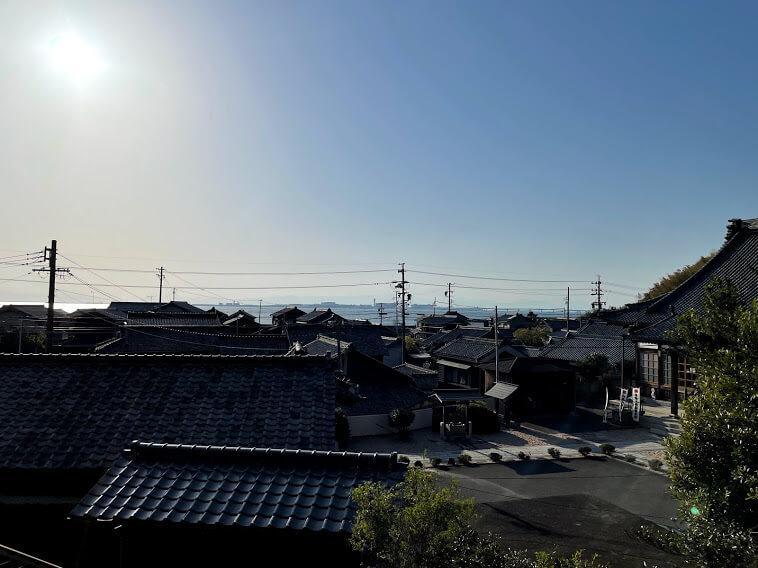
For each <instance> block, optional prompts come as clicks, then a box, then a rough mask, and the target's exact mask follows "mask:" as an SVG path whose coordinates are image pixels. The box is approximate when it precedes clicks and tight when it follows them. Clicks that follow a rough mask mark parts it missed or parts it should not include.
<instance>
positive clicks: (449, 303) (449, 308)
mask: <svg viewBox="0 0 758 568" xmlns="http://www.w3.org/2000/svg"><path fill="white" fill-rule="evenodd" d="M452 285H453V283H452V282H448V283H447V292H445V296H447V313H450V312H451V311H452V305H453V290H452V289H451V286H452Z"/></svg>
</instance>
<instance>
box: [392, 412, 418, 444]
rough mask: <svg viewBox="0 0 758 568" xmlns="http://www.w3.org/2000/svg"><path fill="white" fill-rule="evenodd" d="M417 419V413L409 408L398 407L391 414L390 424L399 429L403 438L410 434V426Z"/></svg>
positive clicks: (398, 431) (399, 433)
mask: <svg viewBox="0 0 758 568" xmlns="http://www.w3.org/2000/svg"><path fill="white" fill-rule="evenodd" d="M415 419H416V414H415V413H414V412H413V411H412V410H408V409H407V408H396V409H394V410H393V411H391V412H390V414H389V422H390V426H392V427H393V428H395V429H396V430H397V433H398V435H399V436H400V438H401V439H406V438H408V436H410V430H409V428H410V426H411V424H413V421H414V420H415Z"/></svg>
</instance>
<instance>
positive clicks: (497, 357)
mask: <svg viewBox="0 0 758 568" xmlns="http://www.w3.org/2000/svg"><path fill="white" fill-rule="evenodd" d="M492 328H493V330H494V331H495V383H499V382H500V371H499V369H498V366H499V364H500V355H499V354H498V351H500V349H499V347H500V345H499V339H500V337H498V333H497V306H495V323H494V325H493V326H492Z"/></svg>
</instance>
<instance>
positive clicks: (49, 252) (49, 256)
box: [34, 239, 69, 353]
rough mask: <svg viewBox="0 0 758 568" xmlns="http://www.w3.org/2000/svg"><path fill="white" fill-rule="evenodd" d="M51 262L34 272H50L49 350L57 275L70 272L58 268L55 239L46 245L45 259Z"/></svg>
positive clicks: (51, 344) (47, 334)
mask: <svg viewBox="0 0 758 568" xmlns="http://www.w3.org/2000/svg"><path fill="white" fill-rule="evenodd" d="M43 261H47V262H48V263H49V265H48V267H47V268H35V269H34V272H50V285H49V287H48V291H47V327H46V329H45V334H46V337H45V340H46V343H47V352H48V353H52V352H53V329H54V318H55V275H56V273H58V272H69V270H68V268H57V266H56V265H57V261H58V241H56V240H55V239H53V241H52V244H51V246H50V248H47V247H45V256H44V260H43Z"/></svg>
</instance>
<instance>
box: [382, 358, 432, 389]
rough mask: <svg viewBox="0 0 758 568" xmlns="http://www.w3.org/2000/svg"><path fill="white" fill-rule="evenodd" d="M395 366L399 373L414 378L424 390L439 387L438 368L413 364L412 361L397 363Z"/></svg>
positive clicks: (417, 384)
mask: <svg viewBox="0 0 758 568" xmlns="http://www.w3.org/2000/svg"><path fill="white" fill-rule="evenodd" d="M393 368H394V369H395V370H396V371H398V372H399V373H402V374H404V375H405V376H407V377H410V378H411V379H413V382H414V383H415V384H416V386H417V387H418V388H420V389H421V390H423V391H424V392H431V391H433V390H434V389H436V388H437V384H438V382H439V373H438V372H437V370H436V369H429V368H428V367H420V366H418V365H413V364H412V363H405V364H401V365H397V366H395V367H393Z"/></svg>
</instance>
